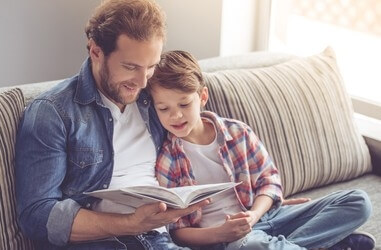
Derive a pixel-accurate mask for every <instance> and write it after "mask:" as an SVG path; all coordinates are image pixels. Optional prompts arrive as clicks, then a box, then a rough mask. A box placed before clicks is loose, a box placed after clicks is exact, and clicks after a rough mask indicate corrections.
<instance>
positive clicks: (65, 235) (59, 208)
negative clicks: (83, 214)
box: [46, 199, 81, 246]
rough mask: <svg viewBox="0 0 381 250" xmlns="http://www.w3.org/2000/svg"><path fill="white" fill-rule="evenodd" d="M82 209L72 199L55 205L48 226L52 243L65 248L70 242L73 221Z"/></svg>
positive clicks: (49, 238)
mask: <svg viewBox="0 0 381 250" xmlns="http://www.w3.org/2000/svg"><path fill="white" fill-rule="evenodd" d="M80 208H81V206H80V205H79V204H78V203H77V202H76V201H74V200H72V199H66V200H63V201H59V202H57V203H56V204H55V205H54V207H53V209H52V210H51V212H50V214H49V218H48V222H47V225H46V228H47V231H48V240H49V242H50V243H52V244H54V245H57V246H64V245H66V244H67V243H68V242H69V238H70V233H71V228H72V225H73V221H74V218H75V216H76V215H77V213H78V210H79V209H80Z"/></svg>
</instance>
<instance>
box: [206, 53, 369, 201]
mask: <svg viewBox="0 0 381 250" xmlns="http://www.w3.org/2000/svg"><path fill="white" fill-rule="evenodd" d="M204 77H205V81H206V84H207V86H208V88H209V95H210V96H209V102H208V104H207V106H206V109H209V110H212V111H215V112H216V113H218V114H220V115H221V116H225V117H231V118H235V119H238V120H242V121H244V122H246V123H247V124H249V125H250V126H251V127H252V128H253V130H254V131H255V132H256V134H257V135H258V136H259V138H260V139H261V140H262V141H263V143H264V144H265V146H266V148H267V150H268V151H269V153H270V155H271V156H272V157H273V159H274V162H275V164H276V165H277V166H278V168H279V169H280V172H281V177H282V182H283V185H284V194H285V196H289V195H291V194H294V193H297V192H300V191H303V190H307V189H310V188H313V187H318V186H322V185H326V184H329V183H333V182H339V181H343V180H349V179H352V178H355V177H357V176H359V175H362V174H364V173H367V172H370V171H371V163H370V156H369V152H368V148H367V146H366V145H365V142H364V140H363V138H362V136H361V135H360V134H359V132H358V130H357V128H356V127H355V126H354V123H353V120H352V115H353V110H352V107H351V105H350V100H349V97H348V95H347V94H346V91H345V89H344V86H343V82H342V78H341V75H340V73H339V71H338V67H337V64H336V59H335V55H334V53H333V51H332V50H331V49H330V48H328V49H326V50H325V51H324V52H323V53H321V54H318V55H314V56H311V57H307V58H297V59H293V60H290V61H287V62H284V63H281V64H277V65H274V66H270V67H265V68H256V69H235V70H224V71H217V72H214V73H204Z"/></svg>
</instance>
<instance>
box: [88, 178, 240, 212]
mask: <svg viewBox="0 0 381 250" xmlns="http://www.w3.org/2000/svg"><path fill="white" fill-rule="evenodd" d="M239 184H240V183H234V182H226V183H217V184H207V185H195V186H184V187H175V188H165V187H160V186H132V187H125V188H120V189H103V190H96V191H93V192H85V194H87V195H91V196H94V197H97V198H101V199H107V200H111V201H113V202H116V203H120V204H124V205H128V206H131V207H135V208H136V207H139V206H141V205H144V204H149V203H155V202H164V203H166V204H167V206H168V207H172V208H186V207H188V206H190V205H192V204H195V203H197V202H199V201H202V200H204V199H207V198H210V197H212V196H213V195H216V194H219V193H221V192H223V191H226V190H228V189H230V188H232V187H235V186H237V185H239Z"/></svg>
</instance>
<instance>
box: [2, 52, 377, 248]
mask: <svg viewBox="0 0 381 250" xmlns="http://www.w3.org/2000/svg"><path fill="white" fill-rule="evenodd" d="M199 63H200V66H201V68H202V70H203V76H204V79H205V82H206V85H207V86H208V88H209V95H210V96H209V101H208V103H207V105H206V109H208V110H212V111H214V112H216V113H218V114H220V115H221V116H225V117H231V118H235V119H239V120H242V121H244V122H245V123H247V124H249V125H250V126H251V127H252V128H253V130H254V132H255V133H256V134H257V135H258V137H259V138H260V139H261V141H262V142H263V143H264V145H265V147H266V148H267V150H268V151H269V153H270V155H271V156H272V158H273V160H274V162H275V164H276V165H277V167H278V168H279V170H280V173H281V178H282V183H283V188H284V190H283V191H284V195H285V197H310V198H312V199H314V198H317V197H320V196H323V195H326V194H328V193H331V192H334V191H336V190H341V189H353V188H359V189H363V190H365V191H366V192H367V193H368V195H369V196H370V199H371V201H372V204H373V212H372V215H371V217H370V219H369V220H368V222H367V223H366V224H364V225H363V226H362V227H361V228H360V229H359V230H364V231H367V232H370V233H372V234H373V235H374V236H375V237H376V239H377V247H376V249H381V231H380V230H379V228H380V227H381V210H380V209H379V206H380V205H381V197H380V195H379V193H378V190H381V140H380V138H377V136H374V137H372V136H369V135H367V136H364V135H362V134H361V133H360V129H359V126H358V123H357V122H356V118H355V115H354V111H353V107H352V105H351V100H350V98H349V96H348V94H347V93H346V91H345V87H344V84H343V80H342V77H341V75H340V72H339V66H338V65H337V62H336V58H335V54H334V52H333V50H332V49H331V48H327V49H326V50H324V51H323V52H321V53H319V54H316V55H311V56H309V57H297V56H293V55H289V54H283V53H270V52H253V53H248V54H245V55H238V56H229V57H216V58H209V59H204V60H200V61H199ZM59 82H60V81H59V80H57V81H50V82H41V83H32V84H25V85H18V86H11V87H3V88H0V128H1V129H0V249H4V250H8V249H34V248H33V242H32V241H30V240H29V239H27V238H26V237H24V236H23V234H22V232H21V231H20V229H19V227H18V225H17V219H16V211H15V195H14V193H15V189H14V172H13V167H14V157H15V152H14V143H15V135H16V132H17V125H18V121H19V119H20V117H21V115H22V112H23V110H24V107H25V105H27V104H28V103H29V102H30V101H31V100H33V99H34V98H35V97H36V96H37V95H38V94H39V93H41V92H43V91H45V90H47V89H49V88H51V87H52V86H54V85H56V84H58V83H59ZM378 131H381V126H380V127H379V130H378Z"/></svg>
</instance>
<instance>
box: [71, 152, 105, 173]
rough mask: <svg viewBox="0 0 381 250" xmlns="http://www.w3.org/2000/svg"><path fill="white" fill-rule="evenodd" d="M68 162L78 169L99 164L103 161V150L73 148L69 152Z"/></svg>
mask: <svg viewBox="0 0 381 250" xmlns="http://www.w3.org/2000/svg"><path fill="white" fill-rule="evenodd" d="M68 158H69V162H71V163H72V164H73V165H74V166H77V167H79V168H82V169H83V168H86V167H89V166H93V165H96V164H98V163H101V162H102V160H103V150H100V149H93V148H75V149H72V150H70V153H69V156H68Z"/></svg>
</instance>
